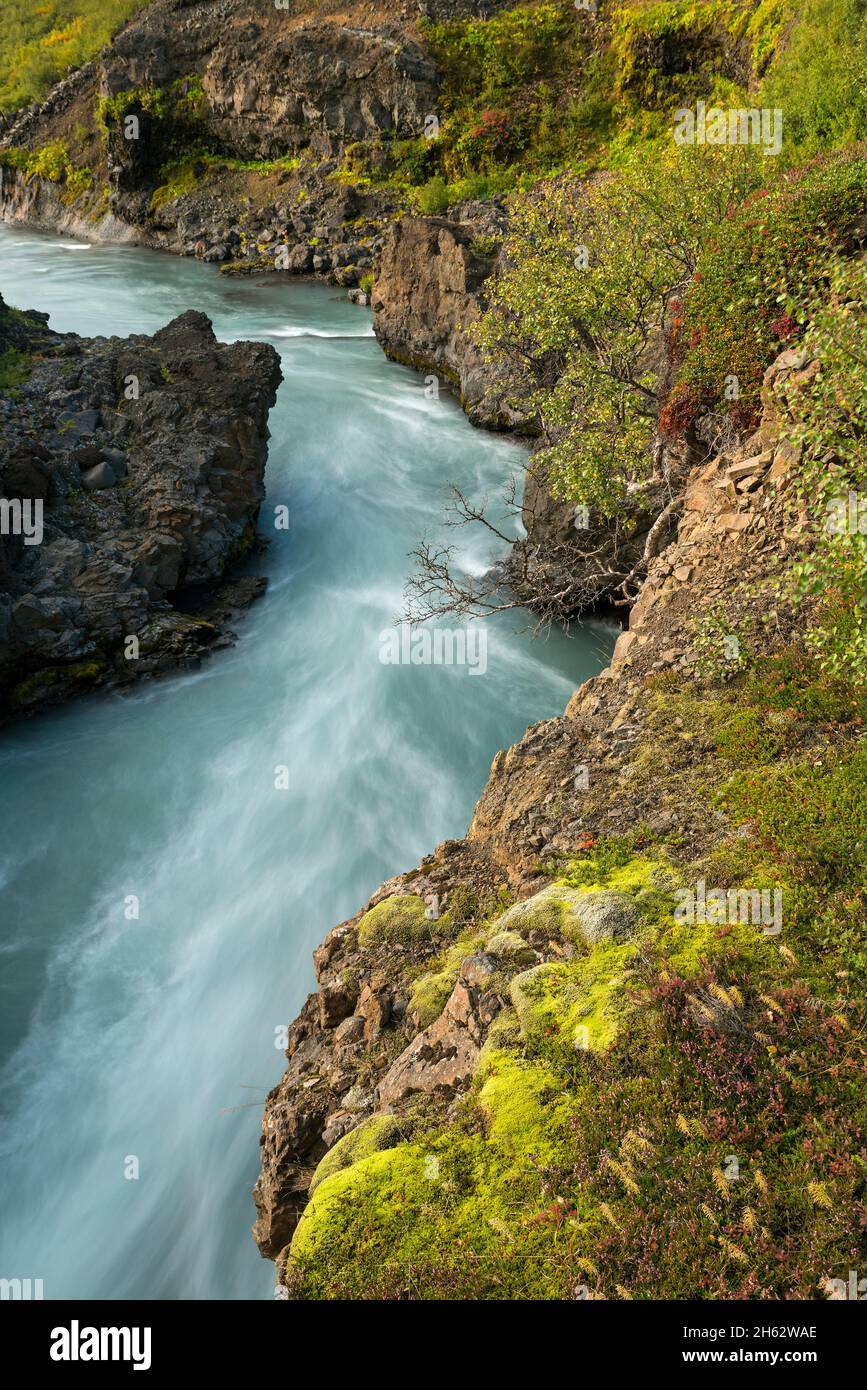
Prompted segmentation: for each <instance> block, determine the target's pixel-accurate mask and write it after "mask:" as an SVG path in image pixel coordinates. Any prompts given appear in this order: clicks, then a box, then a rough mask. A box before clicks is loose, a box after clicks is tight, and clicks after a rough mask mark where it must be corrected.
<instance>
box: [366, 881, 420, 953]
mask: <svg viewBox="0 0 867 1390" xmlns="http://www.w3.org/2000/svg"><path fill="white" fill-rule="evenodd" d="M436 926H437V923H436V922H429V921H428V919H427V917H426V915H425V905H424V903H423V902H422V900H421V898H419V897H417V896H416V895H415V894H414V893H394V894H393V895H392V896H391V897H390V898H384V899H383V901H382V902H381V903H377V905H376V907H372V908H371V909H370V911H369V912H365V914H364V916H363V917H362V919H361V921H360V922H359V924H358V940H359V942H360V943H361V945H362V946H375V945H377V944H378V943H379V942H382V941H392V942H400V943H402V944H403V945H408V944H409V943H410V942H412V941H418V940H419V938H420V937H422V936H425V935H428V934H431V935H432V934H435V933H434V931H433V929H434V928H435V927H436Z"/></svg>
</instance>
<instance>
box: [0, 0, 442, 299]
mask: <svg viewBox="0 0 867 1390" xmlns="http://www.w3.org/2000/svg"><path fill="white" fill-rule="evenodd" d="M402 14H403V12H402V10H401V9H400V7H399V6H395V5H391V4H388V3H383V4H379V5H370V4H365V3H360V4H350V5H349V6H347V7H337V8H335V9H334V10H333V11H329V9H328V8H327V7H326V8H325V9H322V8H321V7H318V8H316V9H315V10H313V11H311V12H301V13H296V12H295V9H294V7H290V6H288V5H287V6H280V7H277V6H275V5H274V4H273V3H271V2H270V0H199V2H198V3H190V2H189V0H156V3H154V4H151V5H149V6H147V7H146V8H145V9H144V11H143V12H142V13H141V14H140V15H139V16H137V17H135V18H134V19H133V20H131V21H130V23H129V24H128V25H126V26H125V27H124V28H123V29H122V30H121V32H120V33H119V34H118V35H117V36H116V38H115V40H114V42H113V43H112V44H111V46H110V47H109V48H107V49H106V50H105V51H104V52H103V54H102V55H101V56H100V59H99V61H98V62H96V63H92V64H89V65H87V66H86V67H83V68H81V69H79V70H78V71H76V72H74V73H72V74H71V75H70V76H69V77H68V78H66V79H65V80H64V81H62V82H60V83H59V84H58V85H57V86H56V87H55V88H53V89H52V91H51V92H50V93H49V95H48V97H47V98H46V100H45V101H43V102H41V103H37V104H36V105H35V106H33V107H30V108H28V109H26V110H25V111H23V112H22V113H20V114H18V115H17V117H16V118H14V119H12V120H11V121H10V122H8V123H7V125H6V128H5V130H4V131H3V134H2V146H3V147H4V148H5V150H6V151H8V152H9V153H7V156H6V167H5V169H4V171H3V187H2V190H0V210H2V215H3V216H4V217H6V218H7V219H8V220H23V221H27V222H31V223H37V224H39V225H42V226H49V227H55V228H59V229H72V230H75V231H76V232H77V233H78V234H87V235H90V236H91V237H95V238H104V239H110V240H116V239H128V238H130V237H134V238H135V239H136V240H139V241H142V242H144V243H146V244H148V245H152V246H155V247H160V248H163V249H166V250H171V251H175V252H180V253H181V254H185V255H196V256H200V257H203V258H204V259H206V260H210V261H218V262H222V263H225V264H227V265H230V266H237V267H238V268H239V269H250V268H271V269H274V268H275V264H276V268H277V269H279V270H289V271H290V272H296V273H297V272H299V271H300V272H305V271H314V272H319V273H323V274H325V273H329V274H334V276H335V277H336V279H337V280H338V281H339V282H340V283H343V284H348V285H353V284H358V282H359V279H360V278H361V277H362V276H363V274H365V273H366V272H368V271H369V270H370V269H371V268H372V265H373V263H374V259H375V256H376V254H377V253H378V251H379V249H380V247H381V244H382V243H381V234H382V229H383V225H384V219H386V218H387V216H388V215H389V213H390V212H391V210H392V209H393V207H394V205H395V198H394V194H393V192H391V191H388V190H385V189H383V190H381V191H377V190H375V189H365V187H363V186H361V185H359V186H354V184H355V181H353V180H349V181H348V182H347V181H344V182H341V181H340V180H339V179H335V177H334V175H335V174H336V171H337V169H338V162H337V160H338V156H341V155H342V154H343V153H344V152H345V151H346V149H347V148H348V147H349V146H351V145H352V144H353V143H355V142H359V141H365V142H371V141H374V142H375V141H376V140H377V139H378V138H379V137H381V136H384V135H386V134H387V135H388V138H389V139H392V140H393V139H406V138H410V139H412V138H416V137H418V136H419V135H420V134H421V132H422V130H423V129H424V122H425V117H426V115H427V113H428V112H430V111H432V110H434V109H435V104H436V95H437V74H436V71H435V69H434V65H433V63H432V60H431V58H430V55H429V54H428V53H427V52H426V50H425V48H424V46H423V45H422V44H421V43H420V41H419V37H418V34H417V33H416V31H415V29H414V25H413V22H412V21H411V20H410V19H409V18H407V17H405V16H404V17H403V18H402ZM57 147H62V149H63V150H64V151H66V155H67V163H66V167H65V168H64V166H63V163H62V162H61V164H60V165H59V166H58V167H55V168H51V167H39V168H38V169H37V168H34V167H28V166H27V152H38V151H39V150H44V149H46V148H57ZM0 157H2V151H0ZM22 164H23V167H22ZM76 170H78V171H79V173H80V177H79V179H78V182H76V178H75V171H76ZM85 171H86V172H85ZM278 253H280V257H279V260H278Z"/></svg>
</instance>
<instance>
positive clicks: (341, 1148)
mask: <svg viewBox="0 0 867 1390" xmlns="http://www.w3.org/2000/svg"><path fill="white" fill-rule="evenodd" d="M399 1139H400V1125H399V1124H398V1122H397V1120H396V1119H395V1118H394V1116H393V1115H371V1116H370V1118H369V1119H367V1120H362V1122H361V1124H360V1125H357V1126H356V1128H355V1129H352V1130H350V1131H349V1133H348V1134H344V1136H343V1138H342V1139H338V1141H337V1143H336V1144H335V1145H334V1146H333V1148H331V1149H329V1150H328V1153H327V1154H326V1155H325V1157H324V1158H323V1159H322V1161H321V1163H320V1164H319V1166H318V1168H317V1169H316V1172H315V1173H314V1174H313V1178H312V1179H311V1182H310V1195H311V1196H312V1195H313V1193H314V1192H315V1191H316V1189H317V1187H319V1185H320V1183H322V1182H324V1181H325V1180H326V1178H330V1177H332V1176H333V1175H334V1174H335V1173H340V1172H342V1171H343V1169H344V1168H349V1167H351V1166H352V1164H353V1163H358V1162H360V1161H361V1159H363V1158H369V1157H370V1155H371V1154H374V1153H379V1152H380V1151H381V1150H382V1149H389V1148H392V1147H393V1145H395V1144H396V1143H397V1142H398V1140H399Z"/></svg>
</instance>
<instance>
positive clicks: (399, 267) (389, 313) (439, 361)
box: [372, 205, 524, 428]
mask: <svg viewBox="0 0 867 1390" xmlns="http://www.w3.org/2000/svg"><path fill="white" fill-rule="evenodd" d="M492 221H493V224H494V226H495V228H497V229H498V230H499V231H500V232H502V230H503V229H504V227H505V221H506V219H505V215H504V214H503V213H502V211H501V210H500V209H498V208H497V207H496V206H494V205H489V207H488V217H487V219H486V221H485V223H483V224H482V223H480V222H479V221H464V220H456V219H449V218H445V217H404V218H402V219H401V220H400V221H399V222H397V223H396V224H395V225H394V226H393V227H392V229H391V232H390V234H389V237H388V239H387V241H386V244H385V247H384V249H383V253H382V260H381V263H380V267H379V274H378V276H377V279H376V284H375V286H374V290H373V298H372V306H373V314H374V319H373V327H374V332H375V333H376V336H377V338H378V339H379V342H380V344H381V345H382V348H383V350H384V351H385V352H386V353H387V355H388V356H389V357H392V358H394V359H395V360H396V361H398V362H406V363H408V364H409V365H410V366H413V367H417V368H419V369H425V368H428V369H430V370H432V371H434V372H439V373H442V375H443V376H444V377H445V378H446V379H447V381H449V382H451V383H452V384H453V385H454V386H455V387H456V388H457V390H458V391H459V393H460V397H461V403H462V404H463V406H464V409H465V410H466V411H467V414H468V415H469V417H470V419H471V420H473V422H474V423H475V424H481V425H488V426H493V427H500V428H515V427H516V426H519V425H521V424H523V423H524V421H523V419H522V417H521V416H520V415H519V414H518V413H517V412H516V411H514V410H513V409H512V408H511V407H510V406H509V405H508V404H507V403H506V402H505V400H504V399H503V395H502V392H501V391H500V390H499V389H498V386H497V382H496V374H495V372H494V371H493V369H492V367H491V364H490V363H487V362H486V361H485V359H484V358H483V356H482V353H481V351H480V349H479V348H478V347H477V346H476V344H475V342H474V340H473V329H474V326H475V324H476V323H477V321H478V319H479V317H480V315H481V313H482V310H483V307H484V303H485V300H484V285H485V281H486V280H487V279H488V276H489V275H490V274H491V273H492V271H493V269H494V266H495V263H496V261H495V257H494V256H491V255H489V254H486V253H483V252H480V251H479V250H478V249H477V243H478V238H479V237H480V236H481V235H485V236H487V235H488V229H489V227H490V225H491V222H492ZM486 251H487V244H486Z"/></svg>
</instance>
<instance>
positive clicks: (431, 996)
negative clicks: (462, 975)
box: [409, 970, 455, 1028]
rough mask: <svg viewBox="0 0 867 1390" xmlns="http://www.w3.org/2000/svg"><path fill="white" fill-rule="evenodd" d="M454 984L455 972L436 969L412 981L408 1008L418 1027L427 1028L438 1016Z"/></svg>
mask: <svg viewBox="0 0 867 1390" xmlns="http://www.w3.org/2000/svg"><path fill="white" fill-rule="evenodd" d="M454 986H455V972H454V971H452V970H436V971H433V972H432V973H431V974H428V975H421V976H420V977H419V979H417V980H415V981H413V984H412V987H411V989H410V992H409V1009H410V1015H411V1017H412V1019H413V1021H414V1022H415V1023H416V1025H417V1026H418V1027H419V1028H427V1027H428V1026H429V1025H430V1024H431V1023H433V1021H434V1019H437V1018H439V1016H440V1014H441V1013H442V1011H443V1009H444V1008H445V1006H446V1004H447V1003H448V999H449V995H450V994H451V992H452V990H453V989H454Z"/></svg>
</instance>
